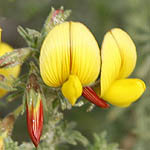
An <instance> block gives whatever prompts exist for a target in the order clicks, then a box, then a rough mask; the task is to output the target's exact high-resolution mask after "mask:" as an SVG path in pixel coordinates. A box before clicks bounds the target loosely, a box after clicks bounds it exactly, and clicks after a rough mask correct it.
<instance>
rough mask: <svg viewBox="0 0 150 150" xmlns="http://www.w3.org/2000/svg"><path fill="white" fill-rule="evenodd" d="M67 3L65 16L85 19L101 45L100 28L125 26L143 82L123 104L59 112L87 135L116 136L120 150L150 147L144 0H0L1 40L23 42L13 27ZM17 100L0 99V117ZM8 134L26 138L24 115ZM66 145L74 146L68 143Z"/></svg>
mask: <svg viewBox="0 0 150 150" xmlns="http://www.w3.org/2000/svg"><path fill="white" fill-rule="evenodd" d="M60 6H64V8H65V9H71V10H72V13H71V17H70V18H69V20H73V21H80V22H82V23H84V24H86V25H87V26H88V27H89V28H90V30H91V31H92V32H93V34H94V35H95V37H96V39H97V41H98V43H99V45H101V42H102V39H103V36H104V34H105V32H106V31H108V30H109V29H111V28H114V27H120V28H122V29H124V30H126V31H127V32H128V33H129V34H130V35H131V37H132V39H133V40H134V42H135V43H136V47H137V54H138V61H137V65H136V69H135V71H134V72H133V74H132V75H131V76H132V77H138V78H141V79H143V80H144V81H145V82H146V85H147V90H146V92H145V93H144V95H143V96H142V97H141V99H140V100H139V101H137V102H136V103H134V104H133V105H131V106H130V107H129V108H124V109H123V108H121V109H120V108H116V107H113V106H112V107H111V108H110V109H107V110H104V109H101V108H98V107H95V108H94V109H93V111H92V112H87V111H86V110H87V106H86V105H85V106H83V107H80V108H73V109H72V110H69V111H66V112H65V117H66V119H67V120H71V121H72V120H73V121H75V122H76V123H77V127H76V128H77V129H78V130H80V131H81V132H82V133H83V135H85V136H87V137H88V138H89V139H90V140H92V138H93V136H92V134H93V133H94V132H96V133H100V132H102V131H107V135H108V136H107V140H108V141H110V142H117V143H119V145H120V148H122V149H123V150H149V149H150V142H149V141H150V11H149V10H150V1H149V0H0V26H1V27H2V29H3V33H2V40H3V41H5V42H7V43H9V44H10V45H12V46H13V47H14V48H19V47H25V46H26V43H25V42H24V40H23V39H22V38H21V37H20V35H19V34H18V33H17V27H18V25H21V26H23V27H27V28H33V29H36V30H39V31H40V29H41V27H42V25H43V22H44V20H45V19H46V17H47V15H48V14H49V12H50V10H51V7H54V8H60ZM20 103H21V99H18V100H16V101H14V102H12V103H9V104H7V103H6V102H5V101H4V99H3V100H1V102H0V117H4V116H5V115H6V114H7V113H8V112H11V111H12V110H13V109H14V108H15V107H16V106H17V105H19V104H20ZM13 139H14V140H17V141H19V142H20V143H21V142H22V141H23V140H26V141H29V137H28V135H27V129H26V122H25V116H24V115H23V116H21V117H19V118H18V119H17V122H16V124H15V129H14V132H13ZM72 149H76V148H74V147H72Z"/></svg>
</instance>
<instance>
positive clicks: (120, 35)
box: [110, 28, 137, 79]
mask: <svg viewBox="0 0 150 150" xmlns="http://www.w3.org/2000/svg"><path fill="white" fill-rule="evenodd" d="M110 32H111V34H112V36H113V38H114V40H115V41H116V43H117V45H118V47H119V50H120V55H121V68H120V73H119V76H118V79H121V78H126V77H128V76H129V75H130V74H131V73H132V71H133V70H134V68H135V65H136V58H137V55H136V47H135V45H134V42H133V41H132V39H131V38H130V36H129V35H128V34H127V33H126V32H125V31H123V30H121V29H119V28H114V29H112V30H111V31H110Z"/></svg>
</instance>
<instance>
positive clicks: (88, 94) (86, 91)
mask: <svg viewBox="0 0 150 150" xmlns="http://www.w3.org/2000/svg"><path fill="white" fill-rule="evenodd" d="M82 96H84V97H85V98H86V99H87V100H89V101H90V102H92V103H93V104H95V105H97V106H99V107H102V108H108V107H109V104H107V103H106V102H105V101H104V100H103V99H101V98H100V97H98V96H97V94H96V93H95V91H94V90H93V89H92V88H91V87H84V88H83V93H82Z"/></svg>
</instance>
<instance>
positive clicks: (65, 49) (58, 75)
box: [40, 22, 70, 87]
mask: <svg viewBox="0 0 150 150" xmlns="http://www.w3.org/2000/svg"><path fill="white" fill-rule="evenodd" d="M40 72H41V76H42V78H43V80H44V82H45V83H46V84H47V85H49V86H53V87H58V86H60V85H62V83H63V82H64V81H65V80H66V79H67V78H68V76H69V74H70V34H69V23H68V22H66V23H63V24H60V25H57V26H55V27H54V28H53V29H52V30H51V31H50V33H49V34H48V35H47V37H46V39H45V40H44V42H43V45H42V48H41V54H40Z"/></svg>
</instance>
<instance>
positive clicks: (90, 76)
mask: <svg viewBox="0 0 150 150" xmlns="http://www.w3.org/2000/svg"><path fill="white" fill-rule="evenodd" d="M99 71H100V49H99V47H98V44H97V42H96V40H95V38H94V36H93V35H92V33H91V32H90V31H89V30H88V28H87V27H86V26H84V25H83V24H81V23H79V22H65V23H62V24H59V25H57V26H55V27H54V28H53V29H52V30H51V31H50V32H49V34H48V35H47V37H46V39H45V40H44V42H43V44H42V48H41V53H40V72H41V76H42V78H43V80H44V82H45V83H46V84H47V85H48V86H51V87H62V88H61V90H62V93H63V95H64V96H65V97H66V98H67V99H68V100H69V101H70V103H71V104H72V105H74V104H75V102H76V100H77V98H79V97H80V96H81V94H82V86H85V85H89V84H91V83H93V82H94V81H95V80H96V79H97V77H98V75H99Z"/></svg>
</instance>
